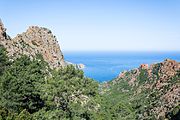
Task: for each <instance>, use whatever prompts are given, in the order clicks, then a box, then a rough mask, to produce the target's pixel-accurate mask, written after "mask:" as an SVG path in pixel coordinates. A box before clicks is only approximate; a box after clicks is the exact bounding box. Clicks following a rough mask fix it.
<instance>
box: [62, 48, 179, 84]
mask: <svg viewBox="0 0 180 120" xmlns="http://www.w3.org/2000/svg"><path fill="white" fill-rule="evenodd" d="M64 56H65V60H66V61H69V62H72V63H75V64H80V63H81V64H84V65H85V68H84V69H83V71H84V75H85V76H86V77H90V78H92V79H94V80H96V81H98V82H105V81H110V80H112V79H114V78H116V77H117V76H118V75H119V73H120V72H122V71H128V70H131V69H134V68H138V67H139V66H140V65H141V64H149V65H150V64H154V63H159V62H162V61H164V60H165V59H173V60H176V61H178V62H180V52H118V51H116V52H114V51H113V52H105V51H103V52H95V51H93V52H89V51H88V52H74V51H73V52H64Z"/></svg>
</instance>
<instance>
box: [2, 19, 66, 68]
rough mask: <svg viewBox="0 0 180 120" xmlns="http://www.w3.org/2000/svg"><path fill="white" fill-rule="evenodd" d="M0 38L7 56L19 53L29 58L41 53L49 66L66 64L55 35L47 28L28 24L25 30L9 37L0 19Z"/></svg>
mask: <svg viewBox="0 0 180 120" xmlns="http://www.w3.org/2000/svg"><path fill="white" fill-rule="evenodd" d="M0 39H1V40H0V44H1V45H3V46H4V47H5V48H6V50H7V52H8V56H9V57H10V58H12V59H14V58H17V57H19V56H20V55H21V54H23V55H27V56H29V57H30V58H32V57H34V56H35V55H37V54H41V55H42V56H43V58H44V60H45V61H46V62H47V63H48V64H49V66H50V67H51V68H58V67H63V66H65V65H66V62H65V61H64V57H63V54H62V52H61V50H60V46H59V44H58V41H57V39H56V37H55V36H54V35H53V34H52V32H51V31H50V30H49V29H47V28H44V27H38V26H30V27H29V28H28V29H27V31H26V32H23V33H22V34H18V35H17V36H16V37H15V38H13V39H10V37H7V35H6V29H5V28H4V25H3V23H2V21H0ZM8 39H10V40H8Z"/></svg>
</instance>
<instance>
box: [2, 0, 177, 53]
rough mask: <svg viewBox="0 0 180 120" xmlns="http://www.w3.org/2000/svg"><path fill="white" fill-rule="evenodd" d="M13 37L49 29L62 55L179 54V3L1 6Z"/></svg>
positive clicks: (46, 1) (70, 0) (128, 0)
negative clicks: (33, 29) (35, 28)
mask: <svg viewBox="0 0 180 120" xmlns="http://www.w3.org/2000/svg"><path fill="white" fill-rule="evenodd" d="M0 6H1V7H0V18H1V19H2V21H3V22H4V24H5V26H6V28H7V32H8V34H9V35H11V36H12V37H14V36H15V35H16V34H17V33H22V32H24V31H25V30H26V29H27V28H28V26H30V25H38V26H42V27H47V28H49V29H51V30H52V32H53V33H54V34H55V35H56V36H57V38H58V41H59V43H60V46H61V49H62V50H63V51H96V50H97V51H180V47H179V46H180V1H179V0H0Z"/></svg>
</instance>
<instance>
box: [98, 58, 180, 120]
mask: <svg viewBox="0 0 180 120" xmlns="http://www.w3.org/2000/svg"><path fill="white" fill-rule="evenodd" d="M101 87H102V91H101V93H102V94H103V96H105V98H111V99H108V102H109V103H110V106H111V108H113V107H117V106H118V105H119V104H121V107H122V105H124V106H128V107H127V108H126V109H125V111H127V113H126V114H127V116H125V117H124V118H127V117H128V116H129V117H132V116H134V119H165V118H167V119H173V118H176V119H179V114H180V113H179V101H180V97H179V96H180V63H179V62H176V61H174V60H169V59H167V60H165V61H164V62H162V63H157V64H153V65H151V66H148V65H146V64H143V65H141V66H140V67H139V68H137V69H134V70H130V71H125V72H122V73H121V74H120V75H119V76H118V77H117V78H116V79H114V80H112V81H110V82H108V83H104V84H103V85H102V86H101ZM119 109H120V108H119ZM121 109H123V108H121ZM128 110H130V111H129V112H128ZM116 112H117V111H116ZM117 114H119V116H121V118H122V116H123V114H124V113H123V112H122V111H121V112H117Z"/></svg>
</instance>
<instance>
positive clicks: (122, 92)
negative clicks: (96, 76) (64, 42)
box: [0, 21, 180, 120]
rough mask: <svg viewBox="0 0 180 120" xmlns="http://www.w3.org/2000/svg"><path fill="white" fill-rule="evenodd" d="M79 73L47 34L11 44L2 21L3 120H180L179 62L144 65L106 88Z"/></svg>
mask: <svg viewBox="0 0 180 120" xmlns="http://www.w3.org/2000/svg"><path fill="white" fill-rule="evenodd" d="M80 67H81V68H82V67H84V65H82V64H80ZM78 68H79V66H78V65H74V64H72V63H70V62H67V61H65V60H64V57H63V54H62V52H61V50H60V46H59V44H58V42H57V39H56V37H55V36H54V35H53V34H52V32H51V31H50V30H48V29H47V28H43V27H38V26H31V27H29V28H28V29H27V31H26V32H24V33H22V34H18V35H17V36H16V37H15V38H11V37H10V36H8V34H7V33H6V29H5V28H4V25H3V23H2V22H1V21H0V120H179V119H180V112H179V110H180V107H179V101H180V97H179V96H180V63H179V62H177V61H174V60H170V59H166V60H165V61H163V62H161V63H156V64H152V65H150V66H149V65H147V64H142V65H140V67H139V68H136V69H133V70H129V71H124V72H122V73H120V74H119V76H117V78H114V79H113V80H112V81H109V82H105V83H98V82H97V81H95V80H93V79H91V78H87V77H85V76H84V73H83V71H82V70H80V69H78Z"/></svg>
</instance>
